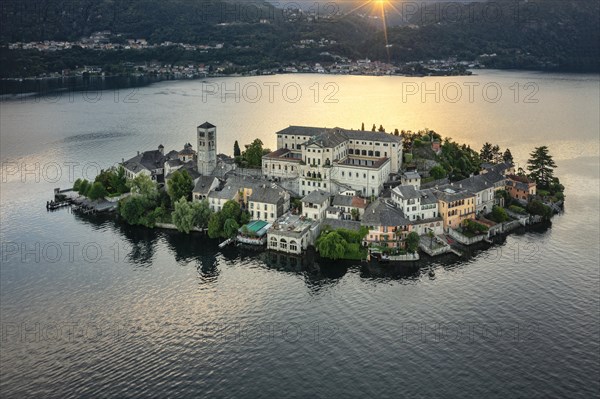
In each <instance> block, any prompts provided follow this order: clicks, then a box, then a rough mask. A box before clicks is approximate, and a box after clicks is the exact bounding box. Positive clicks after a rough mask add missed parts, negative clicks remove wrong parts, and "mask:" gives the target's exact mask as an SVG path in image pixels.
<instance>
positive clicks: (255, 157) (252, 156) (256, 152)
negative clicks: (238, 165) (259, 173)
mask: <svg viewBox="0 0 600 399" xmlns="http://www.w3.org/2000/svg"><path fill="white" fill-rule="evenodd" d="M263 151H264V150H263V142H262V141H261V140H260V139H255V140H254V141H253V142H252V144H250V145H249V146H248V148H247V149H246V151H244V155H243V158H244V160H245V161H246V165H247V166H248V167H250V168H260V167H262V157H263V155H264V152H263Z"/></svg>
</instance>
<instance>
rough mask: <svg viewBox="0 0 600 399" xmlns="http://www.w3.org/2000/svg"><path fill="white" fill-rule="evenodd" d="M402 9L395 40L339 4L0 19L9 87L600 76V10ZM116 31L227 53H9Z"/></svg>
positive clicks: (138, 3)
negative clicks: (470, 72) (100, 80)
mask: <svg viewBox="0 0 600 399" xmlns="http://www.w3.org/2000/svg"><path fill="white" fill-rule="evenodd" d="M275 3H277V2H275ZM300 3H301V4H302V6H303V7H304V8H305V10H304V11H303V12H300V11H296V10H294V9H293V8H295V6H292V4H300ZM390 3H391V5H394V7H391V6H390V5H389V4H388V5H386V10H387V11H386V16H387V17H386V19H387V21H388V29H387V32H386V33H387V35H386V34H385V33H384V30H383V21H382V20H381V19H378V18H374V17H375V16H376V15H374V14H376V12H375V13H374V14H373V13H371V12H365V13H363V12H362V10H363V9H364V10H369V9H370V10H375V11H376V8H373V5H372V4H369V5H367V6H365V7H363V8H361V10H359V11H356V12H353V13H348V12H344V11H343V9H349V8H350V7H351V6H352V5H354V4H360V2H355V1H353V0H351V1H348V2H346V1H345V2H340V7H339V8H336V7H333V8H332V7H331V5H332V4H336V3H333V2H329V3H317V2H314V1H308V0H306V1H300V2H295V3H283V2H282V3H280V6H281V7H283V9H282V8H277V7H275V6H274V5H273V4H271V3H269V2H251V3H248V2H239V1H230V0H209V1H205V0H202V1H190V0H114V1H113V0H45V1H41V2H40V0H24V1H20V2H7V3H5V4H4V3H3V5H2V8H1V11H0V12H1V13H2V15H1V17H2V19H1V21H2V24H1V28H0V43H2V44H3V45H2V47H1V48H0V62H1V63H2V65H1V66H0V75H1V76H2V77H7V76H23V75H24V74H27V73H32V71H60V70H61V69H62V68H71V67H73V65H74V64H78V65H80V64H84V63H85V64H92V65H107V64H114V63H119V62H123V61H131V62H143V61H147V60H159V61H164V62H169V63H178V62H186V61H191V62H229V63H231V64H232V65H235V66H237V67H239V68H241V69H240V70H241V71H243V69H244V68H256V67H261V66H272V65H278V64H286V63H293V62H325V63H327V62H333V61H335V58H334V57H332V55H335V56H342V57H348V58H351V59H358V58H367V57H368V58H370V59H373V60H381V61H390V62H407V61H419V60H428V59H445V58H449V57H454V58H457V59H460V60H477V59H478V58H480V57H481V56H482V55H484V57H486V58H485V65H486V66H488V67H498V68H531V69H556V70H573V71H590V70H598V69H599V68H600V67H599V65H600V55H599V49H598V43H599V42H600V27H599V24H598V15H599V12H600V9H599V4H600V3H599V2H598V1H597V0H529V1H521V0H494V1H490V2H469V3H458V2H451V3H448V2H445V3H444V2H441V3H440V2H435V3H434V2H431V1H428V2H411V3H407V2H404V3H401V4H402V5H400V4H399V2H397V1H391V2H390ZM315 4H316V6H315ZM409 4H410V5H409ZM419 5H420V6H422V7H421V8H418V6H419ZM423 5H425V7H424V8H423ZM311 6H312V9H311ZM413 6H416V7H417V8H414V7H413ZM328 7H329V8H328ZM410 7H413V8H410ZM398 11H400V13H399V12H398ZM390 25H395V26H390ZM104 30H109V31H111V32H112V33H113V39H112V40H115V41H117V42H118V41H122V42H124V41H125V40H126V39H127V38H134V39H137V38H144V39H146V40H148V42H150V43H163V42H165V41H170V42H181V43H190V44H205V45H215V44H217V43H223V48H222V49H221V50H219V51H212V52H191V51H185V50H184V49H181V48H172V47H165V48H161V49H157V50H152V51H150V50H147V51H127V50H115V51H113V52H112V54H110V52H93V51H85V50H82V49H80V48H76V47H75V48H72V49H70V50H65V51H61V52H60V53H61V54H55V53H51V52H48V53H40V52H37V51H32V50H8V49H7V48H6V45H7V44H8V43H14V42H30V41H41V40H69V41H76V40H79V39H80V38H81V37H86V36H89V35H90V34H92V33H93V32H96V31H104ZM386 36H387V40H386ZM322 38H323V39H328V40H329V42H328V43H327V45H326V46H324V47H323V46H322V47H316V48H310V47H308V48H302V46H297V44H298V43H300V41H301V40H307V39H308V40H310V39H312V40H317V41H318V40H320V39H322ZM100 53H108V54H100ZM488 55H491V56H490V57H488Z"/></svg>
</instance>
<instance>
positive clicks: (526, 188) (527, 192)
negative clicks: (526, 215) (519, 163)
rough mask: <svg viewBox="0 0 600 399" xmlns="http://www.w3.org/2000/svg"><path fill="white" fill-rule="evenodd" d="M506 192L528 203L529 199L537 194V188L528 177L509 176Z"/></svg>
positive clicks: (507, 177)
mask: <svg viewBox="0 0 600 399" xmlns="http://www.w3.org/2000/svg"><path fill="white" fill-rule="evenodd" d="M506 191H508V194H509V195H510V196H511V197H512V198H514V199H517V200H519V201H525V202H527V200H528V199H529V197H531V196H534V195H536V194H537V186H536V184H535V181H533V180H531V179H529V178H528V177H526V176H517V175H508V176H506Z"/></svg>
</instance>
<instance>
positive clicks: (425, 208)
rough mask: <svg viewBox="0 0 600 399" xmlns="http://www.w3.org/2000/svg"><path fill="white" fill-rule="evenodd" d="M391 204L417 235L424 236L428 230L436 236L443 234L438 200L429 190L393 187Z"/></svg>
mask: <svg viewBox="0 0 600 399" xmlns="http://www.w3.org/2000/svg"><path fill="white" fill-rule="evenodd" d="M392 203H394V204H396V206H397V207H398V209H399V210H400V211H401V212H402V214H403V215H404V217H405V218H406V219H408V220H409V221H410V223H411V224H412V230H413V231H416V232H417V234H419V235H424V234H427V233H428V232H429V231H430V230H431V231H433V232H434V233H435V234H436V235H437V234H442V233H443V230H444V225H443V219H442V218H441V217H440V214H439V206H438V199H437V197H436V196H435V195H434V193H433V191H432V190H431V189H426V190H417V189H415V186H413V185H407V186H398V187H395V188H394V189H393V190H392Z"/></svg>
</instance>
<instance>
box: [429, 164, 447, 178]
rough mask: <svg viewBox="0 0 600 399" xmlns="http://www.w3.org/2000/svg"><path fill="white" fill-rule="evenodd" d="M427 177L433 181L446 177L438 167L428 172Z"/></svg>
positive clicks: (444, 172) (443, 171)
mask: <svg viewBox="0 0 600 399" xmlns="http://www.w3.org/2000/svg"><path fill="white" fill-rule="evenodd" d="M429 175H430V176H431V177H433V178H434V179H435V180H439V179H443V178H444V177H446V171H445V170H444V168H442V167H441V166H440V165H436V166H434V167H433V168H431V170H430V171H429Z"/></svg>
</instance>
